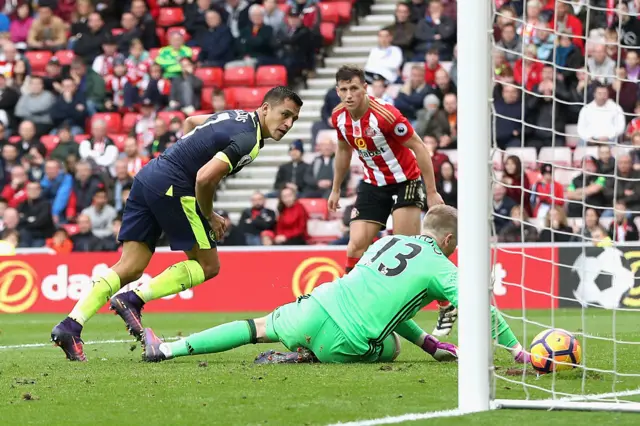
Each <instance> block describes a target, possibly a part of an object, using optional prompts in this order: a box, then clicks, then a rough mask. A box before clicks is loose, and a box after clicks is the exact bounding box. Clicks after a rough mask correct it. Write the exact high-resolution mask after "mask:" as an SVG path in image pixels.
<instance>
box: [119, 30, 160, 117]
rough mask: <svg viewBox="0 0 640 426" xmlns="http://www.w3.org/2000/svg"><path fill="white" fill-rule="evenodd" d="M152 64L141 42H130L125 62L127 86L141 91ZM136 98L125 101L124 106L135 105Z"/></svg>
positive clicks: (137, 40)
mask: <svg viewBox="0 0 640 426" xmlns="http://www.w3.org/2000/svg"><path fill="white" fill-rule="evenodd" d="M152 63H153V61H152V60H151V56H150V55H149V52H147V51H146V50H144V46H143V45H142V42H141V41H140V40H139V39H133V40H131V43H130V45H129V50H128V56H127V59H126V60H125V64H126V66H127V77H128V78H129V84H131V85H133V86H135V87H136V88H137V89H143V88H144V81H145V80H148V79H149V68H150V67H151V64H152ZM135 95H139V93H135ZM137 98H138V96H134V98H133V99H131V100H129V101H127V100H125V104H128V105H131V104H135V103H137Z"/></svg>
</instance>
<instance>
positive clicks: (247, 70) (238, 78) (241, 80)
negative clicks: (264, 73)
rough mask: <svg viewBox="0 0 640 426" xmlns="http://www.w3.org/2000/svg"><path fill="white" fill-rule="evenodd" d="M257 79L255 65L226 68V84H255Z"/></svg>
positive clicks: (248, 85)
mask: <svg viewBox="0 0 640 426" xmlns="http://www.w3.org/2000/svg"><path fill="white" fill-rule="evenodd" d="M255 80H256V76H255V70H254V69H253V67H231V68H227V69H226V70H224V84H225V86H244V87H250V86H253V85H254V83H255Z"/></svg>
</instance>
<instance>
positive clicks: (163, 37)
mask: <svg viewBox="0 0 640 426" xmlns="http://www.w3.org/2000/svg"><path fill="white" fill-rule="evenodd" d="M156 37H158V42H159V43H160V46H166V45H167V32H166V31H165V30H164V28H161V27H156Z"/></svg>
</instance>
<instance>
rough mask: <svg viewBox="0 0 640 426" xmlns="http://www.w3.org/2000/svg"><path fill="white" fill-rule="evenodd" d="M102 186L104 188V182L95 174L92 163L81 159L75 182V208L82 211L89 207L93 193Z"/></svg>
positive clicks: (77, 166) (77, 167)
mask: <svg viewBox="0 0 640 426" xmlns="http://www.w3.org/2000/svg"><path fill="white" fill-rule="evenodd" d="M100 188H104V184H103V183H102V182H101V181H100V179H99V178H98V177H97V176H95V175H94V174H93V171H92V170H91V164H89V162H87V161H79V162H78V163H77V164H76V179H75V181H74V183H73V193H74V195H75V201H76V205H75V210H76V211H78V212H81V211H82V210H84V209H86V208H87V207H89V206H90V205H91V202H92V200H93V195H94V194H95V193H96V191H98V189H100ZM68 219H71V218H68Z"/></svg>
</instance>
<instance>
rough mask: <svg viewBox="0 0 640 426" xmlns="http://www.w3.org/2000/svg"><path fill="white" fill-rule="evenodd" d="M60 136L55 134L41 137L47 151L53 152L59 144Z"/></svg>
mask: <svg viewBox="0 0 640 426" xmlns="http://www.w3.org/2000/svg"><path fill="white" fill-rule="evenodd" d="M59 141H60V138H59V137H57V136H55V135H44V136H42V137H41V138H40V142H42V144H43V145H44V146H45V147H46V148H47V153H49V154H50V153H51V151H53V150H54V148H55V147H56V146H57V145H58V142H59Z"/></svg>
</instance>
